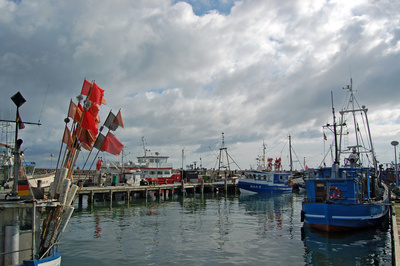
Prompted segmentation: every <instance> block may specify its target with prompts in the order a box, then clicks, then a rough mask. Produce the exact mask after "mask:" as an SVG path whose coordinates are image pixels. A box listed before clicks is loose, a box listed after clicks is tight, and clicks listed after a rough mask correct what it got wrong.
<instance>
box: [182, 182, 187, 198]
mask: <svg viewBox="0 0 400 266" xmlns="http://www.w3.org/2000/svg"><path fill="white" fill-rule="evenodd" d="M181 189H182V195H183V196H185V195H186V189H185V182H184V181H183V179H182V180H181Z"/></svg>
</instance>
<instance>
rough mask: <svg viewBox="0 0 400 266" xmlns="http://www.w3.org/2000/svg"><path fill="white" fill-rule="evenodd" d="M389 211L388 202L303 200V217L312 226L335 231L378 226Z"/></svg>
mask: <svg viewBox="0 0 400 266" xmlns="http://www.w3.org/2000/svg"><path fill="white" fill-rule="evenodd" d="M388 212H389V203H388V202H379V203H376V204H373V203H364V204H340V203H313V202H303V209H302V213H301V216H302V217H301V218H302V220H304V222H305V224H307V225H308V226H310V227H312V228H316V229H319V230H323V231H327V232H335V231H348V230H354V229H361V228H367V227H374V226H378V225H380V224H381V223H382V221H383V220H384V218H385V216H386V215H387V214H388Z"/></svg>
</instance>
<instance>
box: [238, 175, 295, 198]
mask: <svg viewBox="0 0 400 266" xmlns="http://www.w3.org/2000/svg"><path fill="white" fill-rule="evenodd" d="M238 186H239V188H240V190H241V191H242V192H253V193H259V194H268V193H274V192H278V193H279V192H280V193H282V192H291V191H292V187H291V186H288V185H284V184H273V183H267V182H263V181H261V180H246V179H241V180H239V182H238Z"/></svg>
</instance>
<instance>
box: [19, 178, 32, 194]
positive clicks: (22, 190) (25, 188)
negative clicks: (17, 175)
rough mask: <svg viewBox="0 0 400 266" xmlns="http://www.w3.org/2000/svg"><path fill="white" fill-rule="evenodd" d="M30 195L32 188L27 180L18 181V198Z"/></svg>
mask: <svg viewBox="0 0 400 266" xmlns="http://www.w3.org/2000/svg"><path fill="white" fill-rule="evenodd" d="M29 195H30V188H29V183H28V180H27V179H23V180H18V196H19V197H24V196H25V197H26V196H29Z"/></svg>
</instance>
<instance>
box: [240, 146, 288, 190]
mask: <svg viewBox="0 0 400 266" xmlns="http://www.w3.org/2000/svg"><path fill="white" fill-rule="evenodd" d="M265 150H266V146H265V144H264V143H263V155H262V157H261V158H258V161H260V162H261V163H259V165H258V167H257V170H246V171H245V176H244V178H240V179H239V181H238V186H239V189H240V192H241V193H259V194H265V193H273V192H291V191H292V189H293V187H292V185H293V180H292V177H293V175H292V172H285V171H282V170H281V168H282V165H281V158H276V159H275V160H274V159H273V158H268V159H267V161H268V164H267V165H265V162H266V158H265Z"/></svg>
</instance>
